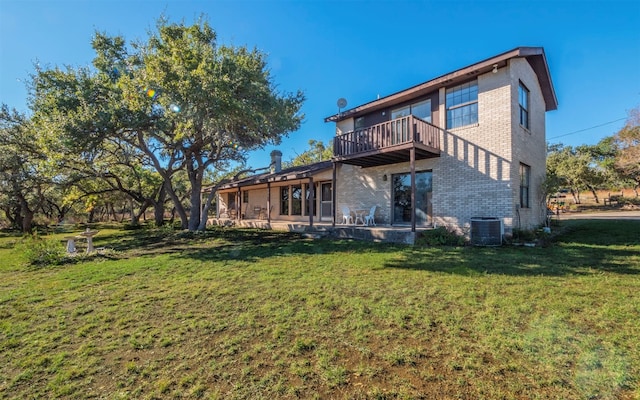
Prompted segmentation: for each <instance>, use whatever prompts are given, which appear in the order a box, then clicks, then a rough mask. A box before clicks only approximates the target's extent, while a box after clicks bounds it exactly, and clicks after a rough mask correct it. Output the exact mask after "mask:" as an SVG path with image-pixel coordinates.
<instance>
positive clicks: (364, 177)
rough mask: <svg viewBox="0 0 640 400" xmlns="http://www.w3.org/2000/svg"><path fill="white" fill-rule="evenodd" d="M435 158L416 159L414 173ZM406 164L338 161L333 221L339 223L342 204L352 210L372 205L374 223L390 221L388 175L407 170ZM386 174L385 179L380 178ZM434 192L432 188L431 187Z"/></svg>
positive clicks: (432, 163) (433, 163) (429, 166)
mask: <svg viewBox="0 0 640 400" xmlns="http://www.w3.org/2000/svg"><path fill="white" fill-rule="evenodd" d="M437 163H438V159H437V158H432V159H428V160H418V161H416V172H419V171H429V170H432V169H434V167H435V166H436V164H437ZM409 168H410V166H409V163H408V162H404V163H398V164H390V165H383V166H380V167H370V168H360V167H357V166H353V165H348V164H338V170H337V183H336V190H337V191H336V210H337V219H336V222H337V223H340V221H341V219H340V218H341V215H342V207H343V206H348V207H349V208H350V209H351V210H352V211H353V210H356V209H361V210H369V209H370V208H371V207H372V206H374V205H375V206H378V207H377V208H376V214H375V221H376V224H383V225H389V224H390V223H391V213H392V211H391V210H392V204H391V203H392V198H391V184H392V179H391V175H393V174H399V173H406V172H408V171H409ZM384 175H387V180H386V181H385V180H384ZM433 190H434V192H435V188H434V189H433Z"/></svg>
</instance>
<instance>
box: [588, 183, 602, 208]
mask: <svg viewBox="0 0 640 400" xmlns="http://www.w3.org/2000/svg"><path fill="white" fill-rule="evenodd" d="M589 190H590V191H591V193H592V194H593V198H594V199H595V200H596V204H600V200H598V193H597V192H596V189H595V188H594V187H592V186H589Z"/></svg>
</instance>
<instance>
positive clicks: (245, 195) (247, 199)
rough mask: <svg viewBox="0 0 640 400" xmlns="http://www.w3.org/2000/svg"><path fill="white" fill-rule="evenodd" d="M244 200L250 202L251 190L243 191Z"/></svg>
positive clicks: (245, 202)
mask: <svg viewBox="0 0 640 400" xmlns="http://www.w3.org/2000/svg"><path fill="white" fill-rule="evenodd" d="M242 202H243V203H244V204H249V191H248V190H245V191H244V192H242Z"/></svg>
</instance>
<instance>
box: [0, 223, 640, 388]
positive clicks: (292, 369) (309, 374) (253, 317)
mask: <svg viewBox="0 0 640 400" xmlns="http://www.w3.org/2000/svg"><path fill="white" fill-rule="evenodd" d="M564 224H565V226H563V229H564V230H565V233H564V234H562V235H561V236H559V237H558V239H557V241H556V242H555V243H554V244H553V245H552V246H550V247H546V248H540V247H537V248H526V247H502V248H473V247H464V248H413V247H405V246H398V245H385V244H373V243H363V242H353V241H334V240H324V239H323V240H309V239H303V238H301V237H299V236H297V235H294V234H289V233H277V232H269V231H255V230H224V229H217V230H211V231H208V232H207V233H205V234H201V235H193V234H182V233H170V232H169V233H168V232H167V231H166V230H139V231H125V230H116V229H109V228H102V229H101V232H100V234H99V235H98V236H97V237H96V239H97V240H96V245H97V246H104V247H107V248H108V249H112V250H110V251H108V252H107V253H106V254H105V255H104V256H98V257H94V258H90V259H84V258H78V259H77V260H74V262H72V263H67V264H64V265H59V266H49V267H43V268H35V267H27V266H25V265H24V262H23V261H22V258H21V257H20V254H19V251H18V250H16V249H15V248H14V245H15V244H16V243H18V242H19V240H20V239H19V237H16V236H10V235H7V234H4V236H2V234H0V398H91V397H93V398H107V399H120V398H131V399H152V398H163V399H164V398H213V399H218V398H219V399H234V398H238V399H261V398H267V399H273V398H292V399H293V398H322V399H325V398H335V399H343V398H344V399H369V398H370V399H396V398H398V399H410V398H424V399H435V398H437V399H449V398H450V399H454V398H455V399H458V398H463V399H477V398H489V399H494V398H498V399H501V398H505V399H512V398H514V399H536V398H539V399H633V398H640V383H639V380H640V378H639V377H640V351H639V350H638V349H640V222H639V221H613V222H611V221H592V222H586V221H571V222H565V223H564ZM61 236H64V235H61Z"/></svg>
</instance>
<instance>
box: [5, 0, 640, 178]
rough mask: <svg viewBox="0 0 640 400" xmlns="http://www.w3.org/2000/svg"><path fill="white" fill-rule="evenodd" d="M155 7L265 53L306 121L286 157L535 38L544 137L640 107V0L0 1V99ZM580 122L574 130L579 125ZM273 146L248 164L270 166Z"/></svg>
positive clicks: (147, 16)
mask: <svg viewBox="0 0 640 400" xmlns="http://www.w3.org/2000/svg"><path fill="white" fill-rule="evenodd" d="M160 15H165V16H167V17H168V18H169V19H170V20H172V21H185V22H186V23H189V24H190V23H193V22H194V21H195V20H197V18H198V17H199V16H200V15H204V16H205V17H206V18H207V19H208V20H209V22H210V23H211V25H212V26H213V27H214V29H215V30H216V31H217V33H218V39H219V42H220V43H225V44H233V45H247V46H249V47H257V48H258V49H260V50H262V51H263V52H265V53H267V54H268V55H269V65H270V67H271V71H272V74H273V77H274V81H275V83H276V84H277V86H278V89H279V90H281V91H289V92H293V91H296V90H298V89H301V90H303V91H304V92H305V94H306V97H307V101H306V102H305V104H304V107H303V112H304V114H305V116H306V117H305V122H304V123H303V125H302V127H301V129H300V130H299V131H297V132H294V133H292V134H291V135H290V136H289V138H288V139H285V140H284V141H283V143H282V144H281V145H280V146H279V148H280V150H282V152H283V153H284V156H283V158H284V159H285V160H288V159H290V158H292V157H294V156H295V155H296V153H300V152H302V151H304V150H305V149H306V148H307V142H308V141H309V140H310V139H316V140H322V141H324V142H325V143H328V142H329V141H330V140H331V138H332V136H333V134H334V126H333V124H331V123H325V122H324V118H325V117H327V116H329V115H332V114H334V113H335V112H337V106H336V100H337V99H338V98H340V97H344V98H346V99H347V101H348V103H349V106H348V108H350V107H352V106H357V105H359V104H362V103H365V102H368V101H371V100H373V99H375V98H376V97H377V96H378V95H380V96H386V95H388V94H391V93H394V92H396V91H399V90H402V89H404V88H407V87H409V86H413V85H416V84H418V83H421V82H424V81H427V80H429V79H432V78H435V77H437V76H439V75H442V74H444V73H447V72H451V71H453V70H456V69H458V68H462V67H465V66H467V65H469V64H472V63H474V62H476V61H480V60H482V59H485V58H489V57H491V56H494V55H496V54H499V53H502V52H505V51H507V50H511V49H512V48H515V47H518V46H542V47H544V48H545V52H546V55H547V60H548V62H549V68H550V72H551V76H552V79H553V83H554V86H555V90H556V94H557V97H558V103H559V106H558V110H556V111H551V112H548V113H547V138H548V140H549V141H550V142H552V143H557V142H562V143H564V144H568V145H579V144H594V143H597V142H598V141H599V140H600V139H601V138H603V137H605V136H609V135H612V134H613V133H615V132H616V131H617V130H618V129H619V128H621V127H622V126H623V124H624V119H625V118H626V116H627V111H628V110H630V109H632V108H635V107H637V106H638V105H640V1H637V0H634V1H621V0H617V1H616V0H613V1H588V0H586V1H417V0H411V1H320V0H316V1H283V0H268V1H266V0H265V1H241V0H238V1H215V0H212V1H189V0H180V1H178V0H154V1H151V0H149V1H136V0H128V1H106V0H93V1H89V0H82V1H81V0H60V1H55V0H43V1H33V0H0V102H1V103H5V104H7V105H8V106H10V107H15V108H17V109H19V110H22V111H26V110H27V92H26V89H25V86H24V81H25V80H26V79H27V78H28V76H29V74H30V73H32V72H33V70H34V69H33V64H34V63H35V62H39V64H40V65H41V66H54V65H58V66H63V65H72V66H86V65H89V64H90V63H91V60H92V59H93V56H94V54H93V51H92V49H91V45H90V42H91V37H92V35H93V33H94V32H95V31H96V30H98V31H101V32H106V33H108V34H110V35H123V36H124V37H125V38H127V39H128V40H133V39H145V38H146V37H147V32H148V31H149V30H150V29H153V28H154V26H155V21H156V20H157V18H158V17H159V16H160ZM574 132H577V133H574ZM272 149H273V148H272V147H269V148H267V149H265V150H262V151H257V152H255V153H253V154H252V155H251V157H250V159H249V165H251V166H253V167H261V166H265V165H267V164H268V158H269V157H268V154H269V152H270V151H271V150H272Z"/></svg>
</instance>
